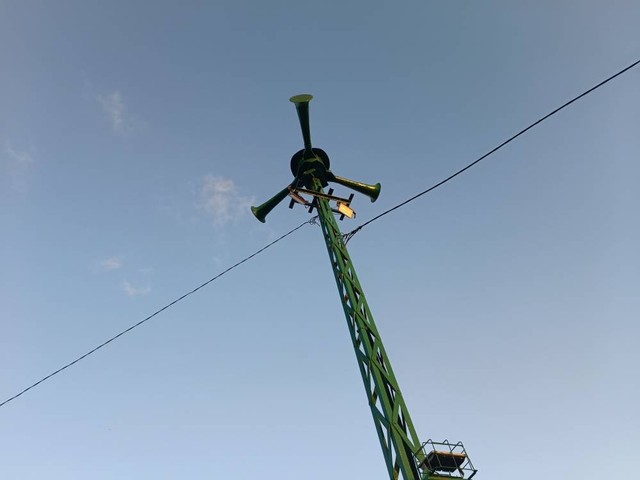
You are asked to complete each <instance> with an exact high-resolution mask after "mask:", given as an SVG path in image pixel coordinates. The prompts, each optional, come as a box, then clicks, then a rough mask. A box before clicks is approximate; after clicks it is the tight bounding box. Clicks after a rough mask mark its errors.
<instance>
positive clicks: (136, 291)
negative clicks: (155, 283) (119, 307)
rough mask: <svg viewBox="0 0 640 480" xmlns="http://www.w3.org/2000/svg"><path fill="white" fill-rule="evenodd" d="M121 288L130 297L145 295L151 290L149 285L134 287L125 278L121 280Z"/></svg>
mask: <svg viewBox="0 0 640 480" xmlns="http://www.w3.org/2000/svg"><path fill="white" fill-rule="evenodd" d="M122 290H123V291H124V293H126V294H127V295H128V296H130V297H137V296H139V295H146V294H148V293H149V292H150V291H151V287H149V286H147V287H135V286H133V285H132V284H131V283H129V282H128V281H127V280H125V281H124V282H122Z"/></svg>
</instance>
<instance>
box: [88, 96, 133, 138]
mask: <svg viewBox="0 0 640 480" xmlns="http://www.w3.org/2000/svg"><path fill="white" fill-rule="evenodd" d="M96 98H97V100H98V102H99V103H100V105H101V106H102V110H104V113H105V114H106V115H107V118H108V119H109V123H111V128H112V129H113V131H114V132H115V133H117V134H119V135H127V134H129V133H132V132H133V131H134V130H135V129H136V128H137V127H139V126H140V125H141V122H140V121H138V120H136V119H134V118H133V117H132V116H131V115H130V114H129V112H128V111H127V106H126V105H125V103H124V99H123V98H122V94H121V93H120V92H119V91H117V90H116V91H114V92H111V93H109V94H106V95H98V96H97V97H96Z"/></svg>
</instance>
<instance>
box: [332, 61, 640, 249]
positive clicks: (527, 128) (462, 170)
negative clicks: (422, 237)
mask: <svg viewBox="0 0 640 480" xmlns="http://www.w3.org/2000/svg"><path fill="white" fill-rule="evenodd" d="M638 64H640V60H637V61H635V62H633V63H632V64H631V65H629V66H627V67H625V68H623V69H622V70H620V71H619V72H617V73H615V74H613V75H611V76H610V77H608V78H606V79H605V80H603V81H601V82H600V83H598V84H597V85H594V86H593V87H591V88H589V89H588V90H586V91H584V92H582V93H581V94H580V95H578V96H576V97H574V98H572V99H571V100H569V101H568V102H566V103H564V104H562V105H561V106H559V107H558V108H556V109H555V110H553V111H551V112H549V113H547V114H546V115H545V116H543V117H541V118H539V119H538V120H536V121H535V122H533V123H532V124H530V125H529V126H528V127H526V128H523V129H522V130H520V131H519V132H518V133H516V134H515V135H513V136H511V137H509V138H508V139H507V140H505V141H504V142H502V143H501V144H500V145H498V146H497V147H494V148H493V149H491V150H489V151H488V152H487V153H485V154H484V155H482V156H481V157H479V158H477V159H476V160H474V161H473V162H471V163H469V164H468V165H466V166H465V167H463V168H461V169H460V170H458V171H457V172H455V173H453V174H451V175H449V176H448V177H447V178H445V179H444V180H441V181H439V182H438V183H436V184H435V185H432V186H430V187H429V188H427V189H426V190H423V191H422V192H420V193H418V194H416V195H414V196H413V197H411V198H408V199H407V200H405V201H403V202H401V203H399V204H397V205H395V206H394V207H391V208H389V209H388V210H385V211H384V212H382V213H380V214H378V215H376V216H375V217H373V218H372V219H370V220H367V221H366V222H364V223H363V224H362V225H360V226H358V227H356V228H354V229H353V230H351V231H350V232H348V233H345V234H343V239H344V242H345V243H347V242H348V241H349V240H351V238H353V236H354V235H355V234H356V233H358V232H359V231H360V230H362V229H363V228H364V227H366V226H367V225H369V224H371V223H373V222H375V221H376V220H379V219H380V218H382V217H384V216H385V215H387V214H389V213H391V212H393V211H394V210H397V209H399V208H400V207H403V206H404V205H406V204H407V203H410V202H413V201H414V200H416V199H417V198H419V197H421V196H422V195H425V194H427V193H429V192H431V191H433V190H435V189H436V188H438V187H440V186H442V185H444V184H445V183H447V182H448V181H450V180H453V179H454V178H455V177H457V176H458V175H460V174H461V173H463V172H466V171H467V170H469V169H470V168H471V167H473V166H475V165H477V164H478V163H480V162H481V161H482V160H484V159H485V158H487V157H489V156H490V155H492V154H494V153H495V152H497V151H498V150H500V149H501V148H502V147H504V146H506V145H507V144H509V143H511V142H512V141H513V140H515V139H516V138H518V137H519V136H520V135H522V134H524V133H526V132H528V131H529V130H531V129H532V128H533V127H535V126H536V125H538V124H540V123H542V122H544V121H545V120H546V119H548V118H549V117H552V116H553V115H555V114H556V113H558V112H559V111H560V110H562V109H564V108H566V107H568V106H569V105H571V104H572V103H574V102H576V101H577V100H579V99H581V98H582V97H584V96H586V95H588V94H590V93H591V92H593V91H595V90H597V89H598V88H600V87H602V86H603V85H605V84H606V83H608V82H610V81H611V80H613V79H614V78H616V77H619V76H620V75H622V74H623V73H625V72H626V71H628V70H631V69H632V68H633V67H635V66H636V65H638Z"/></svg>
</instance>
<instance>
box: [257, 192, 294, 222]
mask: <svg viewBox="0 0 640 480" xmlns="http://www.w3.org/2000/svg"><path fill="white" fill-rule="evenodd" d="M288 194H289V187H288V186H287V187H286V188H284V189H283V190H281V191H279V192H278V193H276V194H275V195H274V196H273V197H271V198H270V199H269V200H267V201H266V202H264V203H263V204H262V205H260V206H258V207H251V211H252V212H253V215H254V216H255V217H256V218H257V219H258V220H260V221H261V222H262V223H264V222H265V219H266V218H267V215H269V212H270V211H271V210H273V209H274V208H275V207H276V205H278V204H279V203H280V202H281V201H282V200H284V199H285V197H286V196H287V195H288Z"/></svg>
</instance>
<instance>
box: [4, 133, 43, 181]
mask: <svg viewBox="0 0 640 480" xmlns="http://www.w3.org/2000/svg"><path fill="white" fill-rule="evenodd" d="M34 163H35V162H34V159H33V154H32V153H31V149H30V150H29V151H27V150H19V149H16V148H14V147H13V145H12V144H11V142H10V141H9V140H5V142H4V146H3V148H2V154H1V155H0V172H2V171H4V172H6V178H7V179H8V180H9V183H10V187H11V188H12V189H13V190H15V191H18V192H24V190H25V189H26V188H27V186H28V185H27V179H28V175H29V171H30V170H31V167H32V165H33V164H34Z"/></svg>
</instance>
